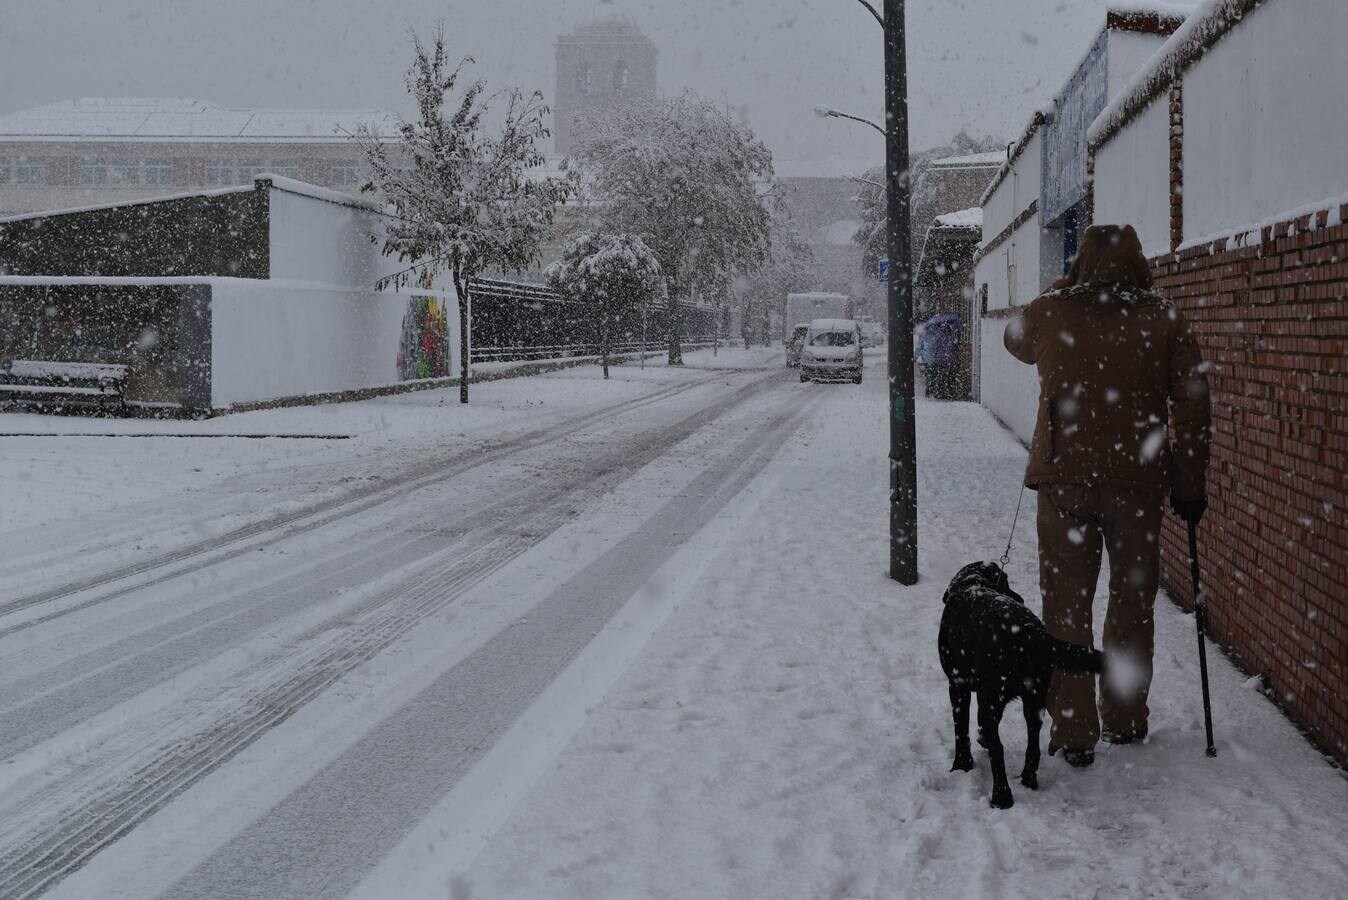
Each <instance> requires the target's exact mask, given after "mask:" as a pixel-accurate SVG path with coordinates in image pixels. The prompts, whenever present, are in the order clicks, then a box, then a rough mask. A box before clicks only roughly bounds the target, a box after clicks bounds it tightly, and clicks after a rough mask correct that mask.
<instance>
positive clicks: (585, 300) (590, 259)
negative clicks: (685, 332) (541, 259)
mask: <svg viewBox="0 0 1348 900" xmlns="http://www.w3.org/2000/svg"><path fill="white" fill-rule="evenodd" d="M547 278H548V284H549V285H551V286H552V287H553V288H555V289H556V290H557V291H558V292H559V293H560V294H562V295H563V296H564V297H568V298H570V299H574V300H576V301H578V302H580V303H582V304H584V305H585V306H586V308H587V309H589V310H590V311H591V313H592V315H593V317H594V320H595V322H596V323H597V325H598V331H599V354H600V359H601V360H602V363H603V366H604V377H605V378H608V360H609V355H610V354H611V353H612V349H613V332H614V329H615V328H616V327H617V324H618V323H619V322H620V321H621V320H622V318H623V316H624V314H625V313H626V312H628V311H629V310H630V309H632V308H633V307H634V306H636V305H637V304H638V303H640V302H641V301H642V300H643V299H646V298H649V297H651V296H652V295H653V294H656V293H657V292H658V291H659V289H660V279H661V269H660V263H659V261H658V260H657V259H656V258H655V254H654V253H652V252H651V249H650V248H649V247H647V246H646V244H645V243H644V242H643V241H642V240H641V238H639V237H637V236H636V235H631V234H602V233H599V232H590V231H587V232H583V233H581V234H579V235H577V236H576V237H575V238H573V239H572V240H571V241H570V242H569V243H568V244H567V247H566V249H565V251H563V253H562V258H561V259H560V260H558V261H557V262H555V263H553V264H552V265H550V266H548V269H547ZM642 350H643V352H644V350H645V347H643V348H642Z"/></svg>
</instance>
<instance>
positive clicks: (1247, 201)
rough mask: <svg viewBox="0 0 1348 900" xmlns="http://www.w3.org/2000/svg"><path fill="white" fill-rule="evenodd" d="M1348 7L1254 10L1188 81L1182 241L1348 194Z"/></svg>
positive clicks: (1283, 1) (1273, 5) (1323, 2)
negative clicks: (1347, 106)
mask: <svg viewBox="0 0 1348 900" xmlns="http://www.w3.org/2000/svg"><path fill="white" fill-rule="evenodd" d="M1345 35H1348V3H1346V2H1343V0H1276V2H1267V3H1264V4H1262V5H1261V6H1259V7H1257V8H1256V9H1255V10H1254V11H1253V12H1252V13H1251V14H1250V15H1248V16H1247V17H1246V18H1245V19H1244V21H1242V22H1241V23H1240V24H1238V25H1237V26H1236V27H1235V28H1234V29H1233V30H1232V31H1231V32H1230V33H1229V34H1227V35H1226V36H1225V37H1224V38H1223V39H1222V40H1221V41H1220V42H1218V43H1217V44H1216V46H1214V47H1212V48H1211V49H1210V50H1209V51H1208V52H1207V54H1206V55H1205V56H1204V57H1203V58H1202V59H1201V60H1199V61H1198V62H1197V63H1196V64H1195V65H1194V66H1192V67H1191V68H1190V69H1189V70H1188V71H1187V72H1186V73H1185V75H1184V239H1185V241H1186V242H1188V241H1190V240H1196V239H1199V238H1203V237H1206V236H1209V235H1216V234H1222V233H1224V232H1227V231H1229V230H1231V229H1234V228H1237V227H1239V226H1242V225H1245V224H1247V223H1255V222H1259V221H1260V220H1263V219H1266V218H1269V217H1271V216H1275V215H1277V214H1278V213H1282V212H1285V211H1288V210H1293V209H1297V208H1298V207H1302V206H1306V205H1310V204H1314V203H1318V202H1319V201H1321V200H1324V199H1326V198H1328V197H1341V196H1342V195H1343V194H1344V193H1345V192H1348V164H1346V163H1345V148H1348V115H1344V111H1345V100H1344V91H1345V85H1348V53H1345V52H1344V37H1345Z"/></svg>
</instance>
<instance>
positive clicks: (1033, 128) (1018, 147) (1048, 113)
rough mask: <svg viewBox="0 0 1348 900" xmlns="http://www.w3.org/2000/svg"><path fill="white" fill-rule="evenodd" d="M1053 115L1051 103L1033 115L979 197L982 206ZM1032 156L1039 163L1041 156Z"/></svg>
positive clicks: (1034, 161) (1028, 149) (1036, 163)
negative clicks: (1005, 159)
mask: <svg viewBox="0 0 1348 900" xmlns="http://www.w3.org/2000/svg"><path fill="white" fill-rule="evenodd" d="M1052 115H1053V105H1052V104H1049V105H1048V106H1047V107H1045V108H1044V109H1041V110H1039V111H1038V112H1036V113H1035V114H1034V116H1033V117H1031V119H1030V123H1029V124H1028V125H1026V126H1025V132H1024V133H1023V134H1022V135H1021V136H1020V140H1018V141H1016V143H1015V145H1014V146H1012V148H1011V153H1010V155H1009V156H1008V157H1007V161H1006V162H1005V163H1003V164H1002V167H1001V168H1000V169H998V170H997V174H996V175H994V176H993V177H992V182H991V183H990V184H989V185H988V187H987V190H985V191H984V192H983V196H982V197H981V198H979V201H978V202H979V205H980V206H987V205H988V199H989V198H990V197H992V195H993V194H994V193H996V191H997V189H998V188H999V187H1001V186H1002V182H1003V181H1004V180H1005V179H1006V176H1008V175H1009V174H1011V167H1012V166H1013V165H1015V164H1016V163H1017V162H1019V161H1020V158H1021V157H1022V156H1024V155H1026V154H1027V153H1029V151H1030V146H1029V145H1030V141H1031V140H1033V139H1034V138H1035V136H1037V135H1038V134H1039V131H1040V129H1042V128H1043V127H1044V124H1045V123H1046V122H1048V120H1049V119H1050V118H1051V117H1052ZM1041 152H1042V145H1041ZM1030 158H1031V160H1032V161H1033V164H1034V165H1036V166H1038V165H1039V157H1038V156H1037V155H1034V154H1030ZM1036 193H1037V192H1036Z"/></svg>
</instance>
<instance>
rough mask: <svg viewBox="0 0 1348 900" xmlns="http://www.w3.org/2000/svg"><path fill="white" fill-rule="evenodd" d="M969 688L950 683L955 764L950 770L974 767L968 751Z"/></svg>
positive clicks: (966, 770) (971, 755)
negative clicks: (953, 720)
mask: <svg viewBox="0 0 1348 900" xmlns="http://www.w3.org/2000/svg"><path fill="white" fill-rule="evenodd" d="M969 693H970V692H969V688H967V687H964V686H960V685H956V684H954V683H951V685H950V709H951V711H952V712H953V713H954V714H955V764H954V765H952V766H951V767H950V771H952V772H968V771H969V770H970V769H972V768H973V767H974V757H973V754H972V753H970V752H969Z"/></svg>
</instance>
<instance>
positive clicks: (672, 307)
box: [669, 279, 683, 366]
mask: <svg viewBox="0 0 1348 900" xmlns="http://www.w3.org/2000/svg"><path fill="white" fill-rule="evenodd" d="M669 364H670V365H671V366H681V365H683V310H682V309H680V308H679V283H678V281H677V280H675V279H670V290H669Z"/></svg>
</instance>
